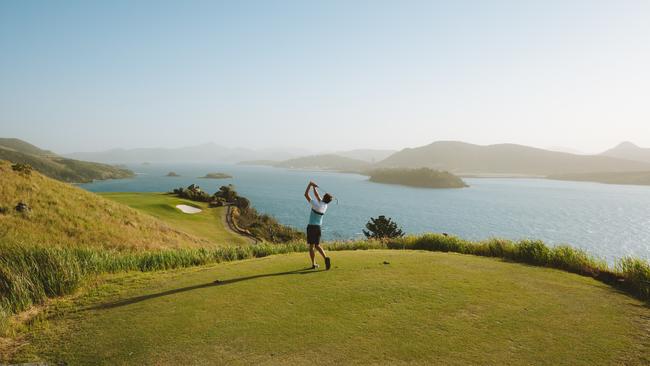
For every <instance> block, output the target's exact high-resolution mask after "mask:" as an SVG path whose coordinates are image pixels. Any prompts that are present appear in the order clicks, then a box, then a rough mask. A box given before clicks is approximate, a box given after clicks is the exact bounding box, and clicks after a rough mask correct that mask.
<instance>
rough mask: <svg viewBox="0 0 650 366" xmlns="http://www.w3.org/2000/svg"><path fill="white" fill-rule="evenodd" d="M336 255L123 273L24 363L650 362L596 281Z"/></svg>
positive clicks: (46, 334) (40, 337) (56, 326)
mask: <svg viewBox="0 0 650 366" xmlns="http://www.w3.org/2000/svg"><path fill="white" fill-rule="evenodd" d="M332 257H333V260H334V268H333V270H331V271H316V272H315V271H306V270H303V268H304V267H305V265H306V264H307V263H308V259H307V254H306V253H299V254H290V255H282V256H273V257H267V258H262V259H255V260H246V261H240V262H232V263H227V264H218V265H213V266H207V267H201V268H196V269H189V270H188V269H186V270H181V271H173V272H168V273H165V274H160V273H159V274H137V275H136V274H131V275H122V276H119V277H114V278H113V279H112V280H109V281H107V282H106V283H105V285H104V286H103V287H100V288H99V289H98V290H97V291H95V292H93V293H90V294H88V295H86V296H84V297H82V298H78V299H76V300H75V301H74V302H72V303H70V302H68V303H62V304H60V305H61V306H59V309H60V310H59V312H58V313H57V315H56V316H52V317H50V318H51V319H52V323H50V324H49V325H48V326H44V327H42V328H41V329H36V330H34V333H33V334H32V336H31V345H30V346H29V347H23V348H22V352H21V353H20V354H19V355H18V356H17V357H16V361H34V360H46V361H49V362H53V363H65V364H69V365H81V364H110V365H126V364H129V365H132V364H156V365H180V364H205V365H208V364H228V365H240V364H241V365H247V364H286V365H289V364H291V365H294V364H314V365H335V364H445V365H468V364H473V365H477V364H481V365H528V364H533V365H620V364H627V365H640V364H647V363H648V362H650V358H649V357H648V356H649V355H650V349H649V344H650V338H649V337H650V336H649V334H648V327H649V326H650V324H649V323H650V320H649V319H650V309H648V308H647V307H646V306H644V305H643V304H642V303H641V302H639V301H637V300H634V299H632V298H630V297H628V296H626V295H623V294H621V293H619V292H617V291H615V290H613V289H612V288H610V287H608V286H606V285H603V284H601V283H599V282H596V281H595V280H593V279H590V278H587V277H581V276H578V275H574V274H570V273H566V272H562V271H558V270H553V269H548V268H540V267H532V266H526V265H521V264H514V263H507V262H503V261H500V260H497V259H490V258H480V257H474V256H465V255H457V254H448V253H430V252H420V251H386V250H380V251H347V252H336V253H332ZM215 280H219V282H217V283H215ZM66 304H67V305H66Z"/></svg>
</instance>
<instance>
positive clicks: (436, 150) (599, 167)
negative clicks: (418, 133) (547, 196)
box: [377, 141, 650, 176]
mask: <svg viewBox="0 0 650 366" xmlns="http://www.w3.org/2000/svg"><path fill="white" fill-rule="evenodd" d="M377 167H407V168H419V167H428V168H432V169H438V170H445V171H449V172H452V173H456V174H523V175H533V176H547V175H551V174H568V173H590V172H626V171H627V172H634V171H647V170H650V164H648V163H643V162H636V161H630V160H623V159H619V158H613V157H608V156H597V155H595V156H594V155H574V154H569V153H562V152H555V151H548V150H543V149H537V148H532V147H527V146H522V145H515V144H499V145H488V146H481V145H473V144H468V143H464V142H456V141H440V142H434V143H432V144H430V145H426V146H422V147H418V148H413V149H404V150H402V151H399V152H397V153H395V154H393V155H391V156H389V157H388V158H386V159H384V160H382V161H381V162H379V163H378V164H377Z"/></svg>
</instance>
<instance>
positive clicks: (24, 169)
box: [11, 163, 32, 175]
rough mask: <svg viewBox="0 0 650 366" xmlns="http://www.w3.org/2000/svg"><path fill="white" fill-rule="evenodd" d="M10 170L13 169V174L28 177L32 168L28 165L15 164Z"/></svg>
mask: <svg viewBox="0 0 650 366" xmlns="http://www.w3.org/2000/svg"><path fill="white" fill-rule="evenodd" d="M11 169H13V170H14V171H15V172H18V173H21V174H23V175H30V174H32V166H31V165H29V164H23V163H16V164H13V165H12V166H11Z"/></svg>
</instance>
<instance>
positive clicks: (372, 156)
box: [334, 149, 397, 163]
mask: <svg viewBox="0 0 650 366" xmlns="http://www.w3.org/2000/svg"><path fill="white" fill-rule="evenodd" d="M396 152H397V151H396V150H380V149H356V150H348V151H337V152H335V153H334V155H338V156H343V157H344V158H350V159H356V160H363V161H365V162H368V163H376V162H379V161H382V160H384V159H386V158H387V157H389V156H391V155H393V154H394V153H396Z"/></svg>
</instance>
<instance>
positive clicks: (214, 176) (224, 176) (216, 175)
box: [199, 173, 232, 179]
mask: <svg viewBox="0 0 650 366" xmlns="http://www.w3.org/2000/svg"><path fill="white" fill-rule="evenodd" d="M199 178H204V179H227V178H232V176H231V175H228V174H226V173H208V174H206V175H205V176H203V177H199Z"/></svg>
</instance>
